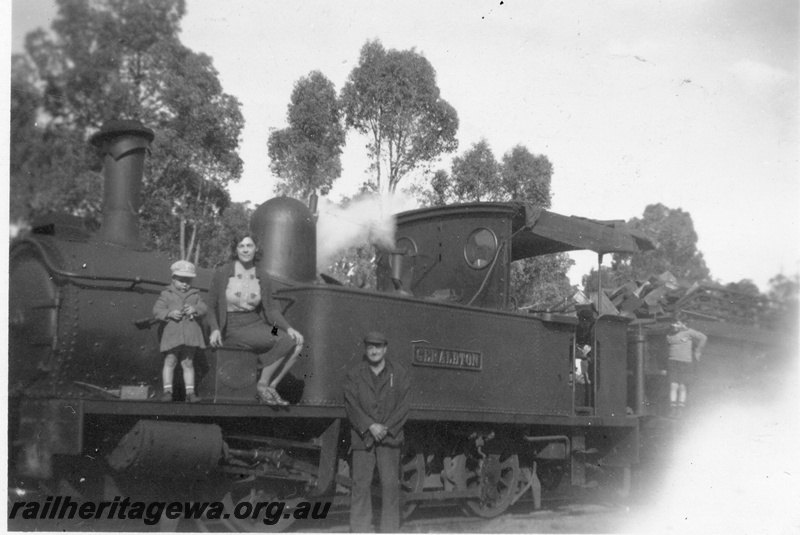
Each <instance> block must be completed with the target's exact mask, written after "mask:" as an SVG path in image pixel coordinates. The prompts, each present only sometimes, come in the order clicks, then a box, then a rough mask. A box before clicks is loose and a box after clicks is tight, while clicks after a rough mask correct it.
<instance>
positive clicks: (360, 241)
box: [317, 194, 416, 272]
mask: <svg viewBox="0 0 800 535" xmlns="http://www.w3.org/2000/svg"><path fill="white" fill-rule="evenodd" d="M413 208H416V202H415V201H414V200H413V199H411V198H409V197H406V196H404V195H401V194H392V195H388V194H387V195H378V194H367V195H364V196H360V197H357V198H355V199H353V200H352V201H350V202H349V203H348V204H347V206H344V207H342V206H340V205H338V204H335V203H332V202H330V201H328V200H327V199H325V198H322V199H320V201H319V208H318V209H319V219H318V220H317V270H318V271H321V272H326V271H328V266H330V264H331V262H332V261H333V259H334V258H335V257H336V255H337V254H339V253H341V252H342V251H344V250H346V249H347V248H349V247H355V246H358V245H368V244H376V245H380V246H382V247H386V248H392V247H394V240H395V237H394V233H395V221H394V214H397V213H400V212H403V211H405V210H411V209H413Z"/></svg>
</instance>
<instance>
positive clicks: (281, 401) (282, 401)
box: [269, 386, 289, 407]
mask: <svg viewBox="0 0 800 535" xmlns="http://www.w3.org/2000/svg"><path fill="white" fill-rule="evenodd" d="M269 388H270V389H271V390H272V394H273V395H274V396H275V401H276V402H277V403H278V405H280V406H281V407H286V406H287V405H289V402H288V401H286V400H285V399H283V398H282V397H281V395H280V394H278V391H277V390H275V387H272V386H271V387H269Z"/></svg>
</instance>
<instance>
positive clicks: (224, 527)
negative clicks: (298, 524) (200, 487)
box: [195, 485, 303, 533]
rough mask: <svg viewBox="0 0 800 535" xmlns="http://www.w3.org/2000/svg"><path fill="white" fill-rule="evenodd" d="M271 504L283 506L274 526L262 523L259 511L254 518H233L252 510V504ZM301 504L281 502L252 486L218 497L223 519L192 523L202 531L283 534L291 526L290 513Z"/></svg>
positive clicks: (270, 494) (284, 500) (293, 499)
mask: <svg viewBox="0 0 800 535" xmlns="http://www.w3.org/2000/svg"><path fill="white" fill-rule="evenodd" d="M274 501H282V502H284V503H285V504H286V505H285V507H284V508H283V513H282V514H281V517H280V518H279V519H278V521H277V522H276V523H275V524H265V523H264V512H263V511H262V512H261V513H260V514H259V515H258V518H236V514H237V513H238V514H239V516H241V513H242V512H245V511H247V510H250V511H252V508H253V506H254V505H255V504H256V503H259V502H261V503H265V502H274ZM302 501H303V498H302V497H296V498H289V499H282V498H280V497H278V496H276V495H275V494H274V493H269V492H266V491H264V490H263V489H259V488H257V487H256V486H255V485H251V486H248V487H245V488H241V489H234V490H232V491H231V492H228V493H226V494H225V496H224V497H223V498H222V505H223V507H224V508H225V512H224V514H223V518H220V519H219V520H209V519H207V518H202V519H198V520H196V521H195V522H196V525H197V530H198V531H203V532H220V531H229V532H248V533H277V532H281V531H285V530H286V529H287V528H288V527H289V526H291V525H292V524H293V523H294V515H293V514H292V513H293V511H294V508H295V507H297V504H298V503H300V502H302ZM248 504H249V505H248ZM250 516H252V515H250ZM225 517H227V518H225Z"/></svg>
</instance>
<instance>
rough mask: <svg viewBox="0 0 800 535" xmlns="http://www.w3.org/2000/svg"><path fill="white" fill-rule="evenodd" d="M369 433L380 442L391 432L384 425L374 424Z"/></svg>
mask: <svg viewBox="0 0 800 535" xmlns="http://www.w3.org/2000/svg"><path fill="white" fill-rule="evenodd" d="M369 432H370V433H371V434H372V436H373V438H374V439H375V440H376V441H377V442H380V441H381V440H383V439H384V438H386V434H387V433H388V432H389V428H387V427H386V426H385V425H383V424H379V423H374V424H372V425H371V426H369Z"/></svg>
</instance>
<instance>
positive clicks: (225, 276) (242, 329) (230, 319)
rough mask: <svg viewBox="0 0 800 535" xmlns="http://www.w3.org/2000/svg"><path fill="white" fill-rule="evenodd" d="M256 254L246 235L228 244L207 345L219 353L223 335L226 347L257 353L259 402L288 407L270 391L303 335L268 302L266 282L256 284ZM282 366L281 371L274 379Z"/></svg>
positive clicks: (216, 279)
mask: <svg viewBox="0 0 800 535" xmlns="http://www.w3.org/2000/svg"><path fill="white" fill-rule="evenodd" d="M260 252H261V251H259V250H258V247H256V244H255V242H254V241H253V238H252V237H251V236H250V235H248V234H241V235H237V236H235V237H234V238H233V241H232V243H231V261H230V262H228V263H226V264H224V265H223V266H221V267H219V268H218V269H217V270H216V271H215V272H214V276H213V278H212V280H211V289H210V291H209V295H208V298H209V304H208V308H209V314H208V320H207V321H208V324H209V327H210V328H211V336H210V343H211V345H212V346H214V347H221V346H222V343H223V335H224V340H225V345H227V346H229V347H237V348H244V349H249V350H251V351H253V352H255V353H257V354H258V360H259V364H260V366H261V377H260V378H259V380H258V385H257V388H258V397H259V399H260V400H261V401H263V402H264V403H266V404H267V405H288V404H289V402H288V401H286V400H284V399H283V398H281V397H280V395H278V392H277V390H276V389H275V387H276V386H277V385H278V383H280V381H281V379H283V377H284V375H286V373H287V372H288V371H289V369H290V368H291V367H292V366H293V365H294V363H295V361H296V360H297V355H299V354H300V350H301V349H302V348H303V335H302V334H300V333H299V332H298V331H296V330H295V329H293V328H292V327H291V326H290V325H289V323H288V322H287V321H286V319H285V318H284V317H283V314H282V313H281V310H280V308H279V307H278V304H277V303H276V302H275V301H274V300H273V299H272V287H271V285H270V282H269V279H268V278H267V277H262V278H258V276H257V274H256V265H255V264H256V262H257V261H258V259H259V257H260V256H259V255H260ZM287 357H288V359H287ZM284 361H285V362H284ZM281 364H283V369H281V372H280V373H279V374H278V375H277V376H276V377H275V378H274V379H273V378H272V376H273V374H274V373H275V372H276V371H277V370H278V369H279V368H280V367H281Z"/></svg>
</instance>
